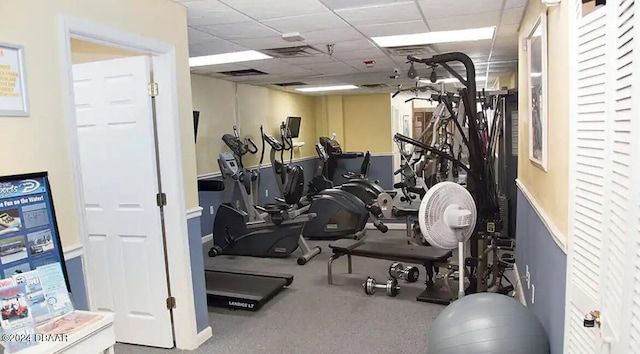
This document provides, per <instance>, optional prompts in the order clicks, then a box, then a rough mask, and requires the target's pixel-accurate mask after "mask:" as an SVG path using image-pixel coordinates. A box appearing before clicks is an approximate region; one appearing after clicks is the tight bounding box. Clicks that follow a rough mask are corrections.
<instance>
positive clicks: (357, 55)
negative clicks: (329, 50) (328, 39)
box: [333, 47, 384, 60]
mask: <svg viewBox="0 0 640 354" xmlns="http://www.w3.org/2000/svg"><path fill="white" fill-rule="evenodd" d="M333 56H334V57H336V58H338V59H340V60H360V59H362V60H366V59H371V58H378V57H381V56H384V53H382V51H381V50H380V49H378V48H375V47H371V48H369V49H363V50H355V51H350V52H338V51H336V52H335V53H334V54H333Z"/></svg>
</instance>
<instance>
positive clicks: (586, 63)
mask: <svg viewBox="0 0 640 354" xmlns="http://www.w3.org/2000/svg"><path fill="white" fill-rule="evenodd" d="M580 3H581V1H579V0H575V1H574V2H573V3H572V4H573V6H575V7H574V9H575V10H576V11H575V12H574V13H575V14H577V16H576V17H575V18H573V19H572V21H575V22H574V23H573V26H574V27H573V29H574V30H575V31H574V32H573V33H572V39H573V40H574V41H573V43H575V46H574V47H573V48H572V49H573V50H575V52H574V53H573V55H574V56H573V58H574V59H575V61H576V62H577V65H576V67H575V70H574V71H573V72H572V78H571V80H572V83H571V84H572V90H574V91H573V92H575V96H574V97H573V99H574V100H573V104H572V112H573V113H572V116H571V123H570V127H571V128H570V131H571V150H570V154H571V156H570V161H571V162H570V163H571V166H570V183H569V186H570V189H571V191H570V193H571V196H570V198H569V199H570V205H569V252H568V271H567V301H566V319H565V328H566V331H565V353H579V354H583V353H640V347H638V344H639V343H640V326H638V325H637V324H639V323H640V253H638V251H640V248H639V247H638V242H640V233H638V227H639V225H638V218H639V217H638V212H639V206H638V204H640V195H639V194H638V186H637V185H638V181H639V179H638V173H637V171H638V169H637V168H636V167H635V165H636V164H637V163H638V162H640V161H639V160H640V152H639V151H638V144H637V142H636V141H637V140H638V138H640V135H639V134H638V123H637V119H635V120H634V119H632V117H633V116H636V117H637V116H638V113H640V110H639V109H638V108H639V107H640V106H639V103H640V92H639V91H638V86H639V85H638V83H635V82H634V79H635V80H636V81H637V80H638V79H639V75H638V74H636V75H634V72H636V73H638V72H639V71H638V69H639V65H638V64H639V60H637V59H635V60H634V57H635V53H638V52H639V51H640V48H638V43H639V42H640V38H639V39H638V40H635V39H634V36H637V35H636V31H637V28H640V26H638V25H637V24H636V23H637V21H638V20H639V18H638V17H636V16H634V15H635V11H636V8H637V5H636V4H635V1H634V0H613V1H612V0H610V1H607V5H606V6H604V7H603V8H600V9H598V10H596V11H595V12H593V13H591V14H589V15H587V16H585V17H581V15H580V8H581V4H580ZM634 170H635V171H636V172H635V173H634ZM634 176H635V178H634ZM593 310H598V311H601V324H602V325H601V327H598V326H596V327H595V328H585V327H584V326H583V320H584V317H585V314H586V313H588V312H590V311H593Z"/></svg>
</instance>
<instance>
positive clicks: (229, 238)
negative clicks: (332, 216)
mask: <svg viewBox="0 0 640 354" xmlns="http://www.w3.org/2000/svg"><path fill="white" fill-rule="evenodd" d="M233 131H234V134H233V135H232V134H225V135H224V136H223V137H222V140H223V141H224V142H225V144H226V145H227V146H228V147H229V149H231V151H232V152H233V153H229V152H222V153H220V157H219V158H218V164H219V165H220V172H221V173H222V177H223V182H224V184H225V191H226V196H225V201H224V203H223V204H221V205H220V207H219V208H218V211H217V212H216V216H215V220H214V224H213V244H214V246H213V247H212V248H211V249H210V250H209V256H210V257H215V256H217V255H221V254H226V255H238V256H251V257H277V258H281V257H287V256H289V255H290V254H291V253H292V252H294V251H295V250H296V249H297V248H298V247H300V248H301V250H302V252H303V255H302V256H301V257H300V258H298V264H300V265H303V264H306V263H307V262H308V261H309V260H310V259H312V258H313V257H315V256H316V255H317V254H319V253H320V252H321V248H320V247H314V248H310V247H309V246H308V245H307V243H306V240H305V239H304V238H303V237H302V229H303V227H304V225H305V223H306V222H307V221H309V220H313V219H314V218H315V216H316V215H315V214H313V213H308V210H309V208H308V207H306V208H300V209H295V205H296V204H297V203H298V202H299V200H300V198H302V195H303V192H304V175H302V174H294V175H292V177H291V179H290V181H289V183H287V185H286V186H285V189H286V190H287V192H288V193H287V198H286V200H280V201H277V202H276V203H272V204H267V205H264V206H259V205H256V204H255V203H254V196H256V195H257V190H258V188H257V186H256V185H257V183H256V184H254V183H253V182H254V181H256V180H258V173H259V171H255V170H248V169H246V168H245V167H244V164H243V162H242V157H243V156H244V155H245V154H247V153H256V152H257V146H256V145H255V144H254V143H253V141H251V139H248V138H245V139H244V141H241V140H240V137H239V136H240V135H239V132H238V129H237V127H236V126H234V127H233ZM235 185H238V186H239V187H240V188H239V189H240V194H241V195H242V199H243V201H244V207H245V210H241V209H239V208H236V207H235V206H233V205H232V204H231V199H232V196H233V190H234V187H235Z"/></svg>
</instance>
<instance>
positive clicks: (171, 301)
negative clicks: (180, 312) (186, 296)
mask: <svg viewBox="0 0 640 354" xmlns="http://www.w3.org/2000/svg"><path fill="white" fill-rule="evenodd" d="M175 308H176V298H175V297H173V296H169V297H168V298H167V310H171V309H175Z"/></svg>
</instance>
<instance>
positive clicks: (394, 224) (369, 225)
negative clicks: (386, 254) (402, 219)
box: [366, 222, 407, 230]
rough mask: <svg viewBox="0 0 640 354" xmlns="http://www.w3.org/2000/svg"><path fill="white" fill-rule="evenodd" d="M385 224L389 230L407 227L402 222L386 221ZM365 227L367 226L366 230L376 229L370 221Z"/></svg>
mask: <svg viewBox="0 0 640 354" xmlns="http://www.w3.org/2000/svg"><path fill="white" fill-rule="evenodd" d="M385 225H387V227H388V228H389V230H406V229H407V225H406V224H404V223H402V224H400V223H386V224H385ZM366 227H367V230H377V229H378V228H377V227H375V225H373V223H371V222H368V223H367V226H366Z"/></svg>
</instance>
